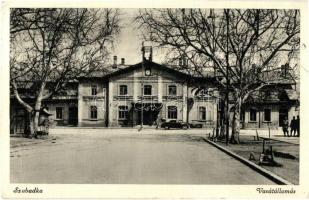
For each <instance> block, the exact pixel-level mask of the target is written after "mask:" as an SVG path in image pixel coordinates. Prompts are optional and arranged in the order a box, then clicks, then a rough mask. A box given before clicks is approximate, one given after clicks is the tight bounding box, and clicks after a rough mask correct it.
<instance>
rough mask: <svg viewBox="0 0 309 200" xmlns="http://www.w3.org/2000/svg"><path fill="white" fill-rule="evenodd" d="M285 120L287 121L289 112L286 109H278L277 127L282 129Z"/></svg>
mask: <svg viewBox="0 0 309 200" xmlns="http://www.w3.org/2000/svg"><path fill="white" fill-rule="evenodd" d="M285 118H287V119H288V120H289V112H288V109H287V108H280V109H279V126H281V127H282V123H283V120H284V119H285Z"/></svg>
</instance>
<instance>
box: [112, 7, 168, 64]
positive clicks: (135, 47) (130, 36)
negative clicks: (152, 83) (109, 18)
mask: <svg viewBox="0 0 309 200" xmlns="http://www.w3.org/2000/svg"><path fill="white" fill-rule="evenodd" d="M120 12H121V17H120V20H121V26H122V27H121V32H120V35H119V37H118V39H117V40H116V42H115V45H114V46H115V49H114V51H113V53H112V55H111V60H112V59H113V58H112V57H113V56H114V55H117V57H118V63H120V59H121V58H125V60H126V61H125V62H126V64H136V63H138V62H141V61H142V52H141V47H142V42H143V36H142V30H139V29H138V24H136V23H134V21H133V20H134V17H135V16H136V15H137V14H138V9H133V8H130V9H121V10H120ZM161 52H162V51H161ZM163 59H164V55H163V54H162V53H160V52H159V50H158V49H156V48H153V61H155V62H158V63H162V61H163Z"/></svg>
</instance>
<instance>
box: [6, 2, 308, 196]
mask: <svg viewBox="0 0 309 200" xmlns="http://www.w3.org/2000/svg"><path fill="white" fill-rule="evenodd" d="M300 16H301V13H300V10H299V9H255V8H241V9H236V8H235V9H232V8H74V7H72V8H53V7H45V8H35V7H33V8H31V7H30V8H29V7H27V8H23V7H18V8H10V30H9V37H10V47H9V48H10V55H9V59H10V62H9V66H10V72H9V75H10V78H9V87H10V90H9V92H10V104H9V110H10V113H9V118H10V125H9V126H10V166H9V168H10V174H9V176H10V183H13V184H141V185H143V184H154V185H158V184H171V185H174V184H179V185H295V186H297V185H299V184H300V182H299V180H300V179H299V174H300V173H299V168H300V135H301V134H302V133H301V131H300V119H301V117H302V116H300V48H301V43H300V30H301V23H300ZM290 189H291V188H289V191H290ZM16 190H17V189H16ZM282 190H284V189H282ZM286 192H287V191H281V189H280V191H279V190H278V191H277V193H286ZM294 192H295V191H294Z"/></svg>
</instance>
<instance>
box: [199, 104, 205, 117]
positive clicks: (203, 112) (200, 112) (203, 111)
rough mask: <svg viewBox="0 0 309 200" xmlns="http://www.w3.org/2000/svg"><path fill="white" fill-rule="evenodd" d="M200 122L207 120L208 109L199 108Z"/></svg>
mask: <svg viewBox="0 0 309 200" xmlns="http://www.w3.org/2000/svg"><path fill="white" fill-rule="evenodd" d="M199 120H206V108H205V107H199Z"/></svg>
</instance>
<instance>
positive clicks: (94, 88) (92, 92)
mask: <svg viewBox="0 0 309 200" xmlns="http://www.w3.org/2000/svg"><path fill="white" fill-rule="evenodd" d="M97 89H98V88H97V86H96V85H92V86H91V95H92V96H96V95H97V92H98V91H97Z"/></svg>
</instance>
